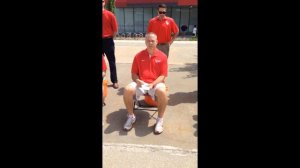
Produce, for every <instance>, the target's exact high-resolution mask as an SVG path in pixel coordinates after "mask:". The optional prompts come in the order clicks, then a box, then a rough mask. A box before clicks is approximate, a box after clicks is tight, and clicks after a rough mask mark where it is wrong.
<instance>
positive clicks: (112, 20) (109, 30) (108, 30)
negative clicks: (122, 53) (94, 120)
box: [102, 0, 119, 89]
mask: <svg viewBox="0 0 300 168" xmlns="http://www.w3.org/2000/svg"><path fill="white" fill-rule="evenodd" d="M104 6H105V1H104V0H102V45H103V51H102V54H105V55H106V57H107V60H108V63H109V69H110V80H111V82H112V83H113V88H114V89H118V88H119V85H118V78H117V68H116V57H115V43H114V39H113V38H114V37H115V36H116V34H117V32H118V23H117V19H116V17H115V15H114V14H113V13H112V12H110V11H108V10H106V9H104Z"/></svg>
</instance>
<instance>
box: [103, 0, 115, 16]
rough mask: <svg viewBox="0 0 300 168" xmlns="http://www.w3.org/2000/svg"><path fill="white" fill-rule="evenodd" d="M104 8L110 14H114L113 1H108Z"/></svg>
mask: <svg viewBox="0 0 300 168" xmlns="http://www.w3.org/2000/svg"><path fill="white" fill-rule="evenodd" d="M105 8H106V9H107V10H109V11H111V12H112V13H115V8H116V6H115V0H108V2H107V4H106V5H105Z"/></svg>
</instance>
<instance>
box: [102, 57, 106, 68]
mask: <svg viewBox="0 0 300 168" xmlns="http://www.w3.org/2000/svg"><path fill="white" fill-rule="evenodd" d="M106 69H107V67H106V63H105V59H104V55H102V71H106Z"/></svg>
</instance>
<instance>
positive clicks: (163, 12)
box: [158, 11, 167, 14]
mask: <svg viewBox="0 0 300 168" xmlns="http://www.w3.org/2000/svg"><path fill="white" fill-rule="evenodd" d="M158 13H159V14H166V13H167V12H165V11H158Z"/></svg>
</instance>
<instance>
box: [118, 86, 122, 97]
mask: <svg viewBox="0 0 300 168" xmlns="http://www.w3.org/2000/svg"><path fill="white" fill-rule="evenodd" d="M117 95H119V96H123V95H124V87H122V88H119V89H118V93H117Z"/></svg>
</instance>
